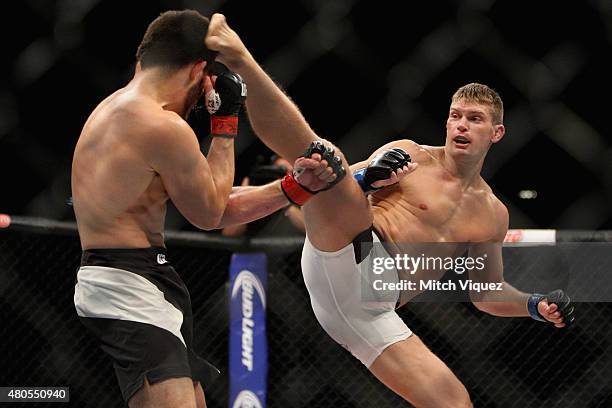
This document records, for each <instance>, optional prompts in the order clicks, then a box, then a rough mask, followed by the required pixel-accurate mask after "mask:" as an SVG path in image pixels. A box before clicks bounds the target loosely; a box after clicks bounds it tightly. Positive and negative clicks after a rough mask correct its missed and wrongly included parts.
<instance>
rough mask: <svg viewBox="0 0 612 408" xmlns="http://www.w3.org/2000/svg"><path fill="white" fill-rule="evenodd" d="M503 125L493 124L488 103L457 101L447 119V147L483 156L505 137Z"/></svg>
mask: <svg viewBox="0 0 612 408" xmlns="http://www.w3.org/2000/svg"><path fill="white" fill-rule="evenodd" d="M503 132H504V129H503V125H496V124H493V120H492V114H491V108H490V107H489V106H487V105H483V104H479V103H475V102H467V101H457V102H454V103H452V104H451V106H450V110H449V112H448V119H447V120H446V148H447V149H449V150H450V152H451V153H453V154H461V155H470V156H481V155H484V154H486V152H487V151H488V150H489V147H490V146H491V144H492V143H497V142H498V141H499V140H500V139H501V138H502V137H503Z"/></svg>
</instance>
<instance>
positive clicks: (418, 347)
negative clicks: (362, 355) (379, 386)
mask: <svg viewBox="0 0 612 408" xmlns="http://www.w3.org/2000/svg"><path fill="white" fill-rule="evenodd" d="M370 371H371V372H372V374H374V375H375V376H376V378H378V379H379V380H380V381H381V382H382V383H383V384H385V385H386V386H387V387H389V388H390V389H392V390H393V391H394V392H396V393H397V394H399V395H400V396H401V397H402V398H404V399H405V400H407V401H409V402H410V403H412V404H413V405H415V406H416V407H418V408H430V407H431V408H446V407H448V408H451V407H452V408H459V407H461V408H464V407H472V403H471V402H470V396H469V395H468V392H467V390H466V389H465V387H464V386H463V384H462V383H461V382H460V381H459V380H458V379H457V377H456V376H455V375H454V374H453V373H452V371H451V370H450V369H449V368H448V367H447V366H446V364H444V363H443V362H442V360H440V359H439V358H438V357H437V356H436V355H435V354H433V353H432V352H431V351H430V350H429V349H428V348H427V347H426V346H425V344H423V342H422V341H421V340H420V339H419V338H418V337H417V336H415V335H412V336H410V337H409V338H407V339H406V340H402V341H400V342H397V343H395V344H392V345H391V346H389V347H387V348H386V349H385V350H384V351H383V352H382V354H381V355H380V356H378V358H377V359H376V360H375V361H374V363H373V364H372V365H371V366H370Z"/></svg>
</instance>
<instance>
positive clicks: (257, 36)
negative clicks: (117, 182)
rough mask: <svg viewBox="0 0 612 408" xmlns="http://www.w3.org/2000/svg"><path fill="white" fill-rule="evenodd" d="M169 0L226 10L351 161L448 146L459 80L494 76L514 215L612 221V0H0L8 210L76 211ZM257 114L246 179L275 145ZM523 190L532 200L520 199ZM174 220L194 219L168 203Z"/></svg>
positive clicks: (245, 159) (501, 161)
mask: <svg viewBox="0 0 612 408" xmlns="http://www.w3.org/2000/svg"><path fill="white" fill-rule="evenodd" d="M173 8H195V9H198V10H199V11H201V12H202V13H203V14H205V15H211V13H212V12H214V11H220V12H223V13H224V14H225V15H226V16H227V18H228V21H229V23H230V24H231V25H232V26H233V27H234V28H235V29H236V30H237V31H238V33H239V34H240V35H241V36H242V38H243V39H244V42H245V43H246V45H247V46H248V47H249V49H250V50H251V51H252V53H253V55H254V56H255V57H256V58H257V60H258V61H259V62H260V63H261V64H262V65H263V66H264V67H265V69H266V70H267V71H268V72H269V73H270V74H271V76H272V77H273V78H275V80H276V81H278V82H279V83H280V84H281V85H282V86H283V87H284V88H285V89H286V91H287V92H288V94H289V95H290V96H291V97H292V98H293V99H294V100H295V102H296V103H297V104H298V106H299V107H300V108H301V109H302V111H303V113H304V115H305V116H306V118H307V119H308V120H309V122H310V123H311V125H312V126H313V128H314V129H315V130H316V131H317V132H318V133H319V134H320V135H321V136H323V137H326V138H328V139H330V140H332V141H334V142H336V143H337V144H338V145H339V146H340V147H341V148H342V149H343V151H344V152H345V154H346V156H347V157H348V158H349V160H350V161H353V162H354V161H358V160H363V159H364V158H366V157H367V156H368V155H369V153H370V152H371V151H372V150H373V149H375V148H377V147H378V146H380V145H382V144H383V143H385V142H388V141H390V140H393V139H397V138H411V139H414V140H416V141H417V142H419V143H422V144H432V145H435V144H442V143H443V140H444V123H445V120H446V115H447V110H448V105H449V102H450V96H451V95H452V93H453V92H454V91H455V90H456V88H458V87H459V86H461V85H463V84H465V83H468V82H471V81H479V82H483V83H486V84H488V85H490V86H492V87H493V88H494V89H496V90H497V91H498V92H499V93H500V94H501V96H502V98H503V100H504V102H505V108H506V119H505V123H506V126H507V134H506V137H505V138H504V140H503V141H502V142H501V143H500V144H498V145H495V146H494V147H493V148H492V150H491V152H490V155H489V157H488V159H487V161H486V163H485V168H484V170H483V174H484V176H485V178H486V179H487V180H488V181H489V182H490V184H491V185H492V187H493V188H494V190H495V192H496V193H497V194H498V195H499V197H500V199H501V200H502V201H503V202H504V203H505V204H506V205H507V206H508V207H509V210H510V215H511V217H510V223H511V227H514V228H517V227H535V228H548V227H550V228H562V229H576V228H578V229H610V228H612V210H611V208H612V206H611V205H610V204H611V201H612V150H611V143H612V136H611V135H610V132H609V130H608V126H607V125H608V122H609V117H610V95H611V94H612V93H611V91H612V89H611V88H612V87H611V86H610V79H609V76H610V74H609V73H610V72H612V64H611V62H610V61H611V59H610V55H611V52H612V49H611V41H612V5H611V3H610V2H608V1H605V0H590V1H582V2H569V1H568V2H564V1H559V2H554V3H553V2H526V1H517V2H515V1H495V0H469V1H459V0H456V1H434V2H392V1H384V0H379V1H352V0H340V1H323V0H320V1H315V0H301V1H284V2H280V1H272V2H269V1H266V2H251V1H238V0H229V1H208V2H207V1H190V0H185V1H129V2H128V1H110V0H109V1H96V0H81V1H78V0H63V1H60V0H58V1H42V0H26V1H19V2H10V3H7V4H4V5H3V12H2V14H3V17H4V19H3V20H4V23H3V24H2V25H1V28H0V30H2V31H1V34H0V35H1V36H2V38H3V47H2V54H3V57H4V58H3V60H4V63H3V64H2V65H1V68H0V69H1V70H2V74H1V75H0V78H2V79H1V80H0V157H1V160H0V174H2V180H3V183H2V190H1V191H2V193H1V194H0V212H3V213H9V214H21V215H32V216H44V217H50V218H54V219H72V218H73V214H72V209H71V207H70V206H68V205H67V204H66V200H67V199H68V197H69V196H70V164H71V158H72V151H73V148H74V145H75V143H76V140H77V138H78V136H79V133H80V129H81V127H82V125H83V123H84V122H85V120H86V118H87V116H88V114H89V113H90V112H91V110H92V109H93V108H94V107H95V106H96V104H97V103H98V102H100V101H101V100H102V99H103V98H105V97H106V96H107V95H108V94H110V93H112V92H113V91H114V90H115V89H117V88H119V87H121V86H123V85H125V84H126V83H127V82H128V81H129V79H130V78H131V75H132V71H133V66H134V54H135V50H136V47H137V46H138V43H139V42H140V40H141V37H142V35H143V33H144V31H145V29H146V27H147V25H148V23H149V22H150V21H151V20H152V19H153V18H155V17H156V16H157V15H158V14H159V13H160V12H162V11H164V10H167V9H173ZM9 22H10V23H9ZM14 23H16V24H14ZM243 119H245V118H243ZM246 123H247V121H246V120H243V121H242V124H243V125H244V126H242V127H241V134H240V137H239V139H238V142H237V158H238V169H237V175H236V182H239V181H240V180H241V179H242V177H243V176H244V175H246V174H247V173H248V172H249V171H250V169H251V168H252V167H253V165H254V163H255V160H256V157H257V156H258V155H268V154H269V152H268V151H267V150H266V149H265V148H264V147H262V145H261V144H260V143H259V142H258V141H257V140H256V139H255V137H254V136H253V134H252V132H251V131H250V130H249V129H248V128H247V126H246ZM206 127H207V126H204V128H206ZM287 137H291V135H287ZM522 190H535V191H536V192H537V197H536V198H534V199H521V198H520V197H519V193H520V191H522ZM168 227H169V228H173V229H181V228H187V226H186V222H185V221H184V220H183V219H182V217H180V216H179V215H178V214H177V213H176V211H172V210H171V211H170V212H169V216H168Z"/></svg>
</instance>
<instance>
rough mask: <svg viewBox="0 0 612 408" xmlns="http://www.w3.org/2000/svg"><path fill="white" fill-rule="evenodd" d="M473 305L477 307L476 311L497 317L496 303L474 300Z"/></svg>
mask: <svg viewBox="0 0 612 408" xmlns="http://www.w3.org/2000/svg"><path fill="white" fill-rule="evenodd" d="M472 304H473V305H474V307H476V309H478V310H480V311H481V312H484V313H487V314H490V315H495V302H482V301H478V300H474V299H472Z"/></svg>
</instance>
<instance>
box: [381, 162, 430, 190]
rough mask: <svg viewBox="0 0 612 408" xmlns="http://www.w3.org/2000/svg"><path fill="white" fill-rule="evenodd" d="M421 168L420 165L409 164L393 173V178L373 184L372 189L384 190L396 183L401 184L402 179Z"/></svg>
mask: <svg viewBox="0 0 612 408" xmlns="http://www.w3.org/2000/svg"><path fill="white" fill-rule="evenodd" d="M418 166H419V164H418V163H412V162H410V163H408V164H407V165H405V166H404V167H401V168H399V169H397V170H396V171H392V172H391V177H389V178H388V179H384V180H378V181H375V182H373V183H372V187H374V188H383V187H387V186H390V185H392V184H395V183H399V182H400V180H401V179H403V178H404V177H406V176H407V175H409V174H410V173H412V172H413V171H415V170H416V168H417V167H418Z"/></svg>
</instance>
